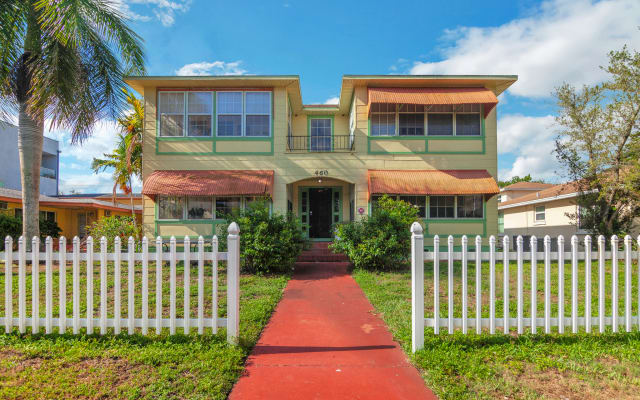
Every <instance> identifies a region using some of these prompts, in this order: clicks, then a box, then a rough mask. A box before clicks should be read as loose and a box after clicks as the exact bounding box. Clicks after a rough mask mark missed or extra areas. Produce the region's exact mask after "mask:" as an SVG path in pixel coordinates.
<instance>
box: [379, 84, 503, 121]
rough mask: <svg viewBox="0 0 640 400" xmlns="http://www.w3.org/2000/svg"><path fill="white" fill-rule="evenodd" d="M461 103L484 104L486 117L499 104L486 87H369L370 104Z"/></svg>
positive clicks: (493, 94)
mask: <svg viewBox="0 0 640 400" xmlns="http://www.w3.org/2000/svg"><path fill="white" fill-rule="evenodd" d="M376 103H378V104H380V103H382V104H417V105H425V106H426V105H435V104H446V105H459V104H482V105H484V115H485V117H486V116H487V115H488V114H489V113H490V112H491V110H493V108H494V107H495V106H496V104H498V98H497V97H496V95H495V93H493V92H492V91H491V90H489V89H486V88H484V87H449V88H446V87H422V88H406V87H400V88H389V87H377V88H372V87H370V88H369V89H368V105H369V106H371V104H376Z"/></svg>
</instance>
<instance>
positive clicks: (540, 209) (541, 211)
mask: <svg viewBox="0 0 640 400" xmlns="http://www.w3.org/2000/svg"><path fill="white" fill-rule="evenodd" d="M545 219H546V216H545V207H544V206H536V208H535V222H544V221H545Z"/></svg>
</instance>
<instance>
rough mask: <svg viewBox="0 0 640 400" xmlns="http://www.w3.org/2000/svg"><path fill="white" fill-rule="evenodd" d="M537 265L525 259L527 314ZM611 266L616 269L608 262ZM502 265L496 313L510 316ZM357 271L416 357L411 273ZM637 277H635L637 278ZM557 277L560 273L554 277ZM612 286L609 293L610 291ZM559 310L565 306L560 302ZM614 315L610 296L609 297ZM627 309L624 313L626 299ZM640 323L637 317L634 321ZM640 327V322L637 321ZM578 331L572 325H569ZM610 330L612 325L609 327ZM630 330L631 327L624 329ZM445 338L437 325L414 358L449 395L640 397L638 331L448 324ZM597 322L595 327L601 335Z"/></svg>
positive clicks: (428, 272)
mask: <svg viewBox="0 0 640 400" xmlns="http://www.w3.org/2000/svg"><path fill="white" fill-rule="evenodd" d="M541 264H542V263H539V269H538V290H539V299H538V307H539V311H538V316H539V317H540V316H542V315H543V310H544V308H543V306H542V304H543V303H542V301H543V295H542V293H543V288H544V286H543V282H544V281H543V279H544V269H543V266H542V265H541ZM440 268H441V277H440V281H441V288H440V296H441V300H440V303H441V316H445V315H446V308H447V300H446V298H447V297H446V296H447V294H446V293H447V292H446V290H447V287H446V284H447V279H446V277H447V275H446V274H447V271H446V269H447V268H446V263H441V265H440ZM515 269H516V268H515V265H514V263H512V265H511V270H510V272H511V282H512V283H511V300H510V310H511V315H512V316H515V310H516V301H515V297H514V296H515V282H516V281H515V277H516V275H515V274H516V271H515ZM570 269H571V268H570V265H567V264H565V271H567V274H566V275H565V301H566V304H565V310H566V313H567V315H569V313H570V310H571V305H570V299H571V296H570V294H571V281H570V279H569V274H568V272H569V271H570ZM592 269H593V271H592V273H593V277H592V282H593V287H592V289H593V293H594V298H593V306H592V309H593V315H594V316H595V315H597V310H598V307H597V297H596V296H595V294H596V293H597V282H598V281H597V265H595V264H594V265H593V267H592ZM529 270H530V266H529V265H528V264H527V263H525V265H524V271H525V282H526V283H525V296H524V299H525V310H526V311H525V316H527V315H528V314H529V309H528V307H529V293H530V292H529V291H528V288H529V282H528V278H529V274H528V271H529ZM552 270H553V271H557V268H556V265H554V264H552ZM620 270H621V276H620V279H619V282H620V289H619V291H620V293H621V296H620V298H621V299H622V294H623V293H624V286H623V282H624V277H623V275H622V273H623V271H622V270H623V268H622V266H621V267H620ZM607 271H610V266H607ZM501 272H502V265H501V263H498V265H497V266H496V280H497V284H496V293H497V295H498V301H497V302H496V312H497V314H498V315H499V316H501V315H502V314H501V313H502V299H501V298H502V285H501V282H502V274H501ZM579 272H580V275H579V276H580V280H579V286H580V290H581V292H582V290H583V289H582V288H583V285H584V279H583V278H584V265H582V264H581V265H579ZM454 273H455V275H454V276H455V279H454V286H455V302H456V308H455V314H456V316H458V317H459V316H460V312H461V310H460V302H461V300H460V299H461V276H460V265H459V263H457V264H456V265H455V272H454ZM353 276H354V278H355V279H356V281H357V282H358V284H359V285H360V287H361V288H362V290H363V291H364V292H365V294H366V295H367V297H368V299H369V301H371V303H372V304H373V306H374V307H375V308H376V310H377V312H379V313H380V314H381V316H382V318H383V319H384V321H385V322H386V323H387V325H388V326H389V328H390V329H391V331H392V333H393V335H394V337H395V339H396V340H397V341H398V342H400V343H401V345H402V347H403V348H404V350H405V352H407V354H409V355H410V354H411V288H410V283H411V273H410V272H409V271H401V272H369V271H364V270H355V271H354V272H353ZM636 276H637V275H635V274H634V281H635V280H636V279H637V278H636ZM552 279H553V281H554V282H557V273H556V274H552ZM474 282H475V269H474V268H473V263H470V264H469V294H470V298H469V316H470V317H473V316H475V305H474V304H475V302H474V299H473V297H474V293H475V288H474V286H473V285H474ZM486 282H488V265H487V264H484V265H483V293H484V297H483V314H484V316H488V284H487V286H486V287H485V284H486ZM637 290H638V289H637V284H635V282H634V285H633V291H632V293H634V296H633V297H634V303H633V310H634V315H636V314H637V309H638V308H637V293H638V291H637ZM610 291H611V284H610V282H608V285H607V292H608V294H609V295H610ZM552 293H553V295H552V298H554V299H557V284H554V285H552ZM580 301H581V303H580V312H581V313H582V310H583V307H584V300H583V294H581V296H580ZM432 307H433V272H432V269H431V266H430V264H427V265H426V268H425V315H426V316H432V315H433V311H432V310H433V309H432ZM552 310H553V312H554V313H556V312H557V311H556V310H557V307H552ZM607 310H608V313H609V315H610V310H611V308H610V298H609V299H608V301H607ZM619 310H620V312H621V314H620V315H622V312H623V310H624V306H623V302H622V300H621V302H620V305H619ZM634 321H635V320H634ZM636 326H637V325H636ZM569 330H570V329H569ZM609 330H610V328H609ZM621 330H624V326H621ZM442 331H443V333H442V334H441V335H439V336H434V335H433V330H432V329H431V328H426V329H425V349H424V350H422V351H419V352H418V353H416V354H415V355H410V358H411V360H412V362H413V363H414V365H416V366H417V367H418V368H419V369H420V371H421V373H422V376H423V378H424V379H425V382H426V384H427V385H428V386H429V387H430V388H431V389H432V390H434V392H435V393H436V394H437V395H438V396H439V397H441V398H445V399H476V398H487V399H495V398H504V399H513V398H518V399H521V398H524V399H534V398H540V397H546V398H556V399H557V398H563V399H564V398H571V399H596V398H598V399H602V398H615V399H623V398H638V393H640V351H638V349H640V332H638V331H637V329H635V330H634V332H633V333H631V334H624V333H622V334H613V333H610V332H608V333H606V334H586V333H579V334H576V335H572V334H568V335H567V334H565V335H558V334H552V335H531V334H526V335H522V336H516V335H502V334H498V335H489V334H486V333H485V334H482V335H476V334H469V335H462V334H461V333H459V332H457V333H456V334H454V335H448V334H446V333H445V332H446V328H445V329H442ZM596 331H597V327H594V332H596Z"/></svg>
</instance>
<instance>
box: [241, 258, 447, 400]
mask: <svg viewBox="0 0 640 400" xmlns="http://www.w3.org/2000/svg"><path fill="white" fill-rule="evenodd" d="M434 398H436V397H435V395H434V394H433V393H432V392H431V391H429V390H428V389H427V388H426V387H425V384H424V381H423V380H422V378H421V377H420V374H419V373H418V371H417V370H416V369H415V368H414V367H413V366H412V365H411V364H409V362H408V361H407V358H406V355H405V354H404V353H403V351H402V349H401V348H400V347H399V345H398V344H397V343H396V342H394V341H393V338H392V336H391V333H390V332H389V330H388V329H387V327H386V326H385V324H384V322H382V320H381V319H380V318H378V317H377V316H376V315H375V314H374V313H373V307H372V306H371V304H370V303H369V301H368V300H367V299H366V297H365V296H364V293H363V292H362V290H361V289H360V287H359V286H358V285H357V284H356V282H355V281H354V280H353V278H352V277H351V276H350V275H349V274H348V273H347V263H344V262H326V263H324V262H315V263H313V262H310V263H306V262H303V263H298V264H297V266H296V272H295V274H294V276H293V279H291V281H289V283H288V285H287V287H286V289H285V292H284V295H283V298H282V300H281V301H280V304H278V307H277V308H276V311H275V313H274V314H273V316H272V317H271V320H270V321H269V324H268V325H267V327H266V328H265V330H264V332H263V333H262V336H261V337H260V340H259V341H258V343H257V345H256V347H255V348H254V349H253V352H252V354H251V355H250V356H249V358H248V359H247V363H246V369H245V371H244V374H243V376H242V377H241V378H240V380H239V381H238V383H236V385H235V387H234V388H233V391H232V392H231V395H230V397H229V399H231V400H240V399H242V400H244V399H261V400H266V399H332V400H335V399H368V400H373V399H387V400H390V399H434Z"/></svg>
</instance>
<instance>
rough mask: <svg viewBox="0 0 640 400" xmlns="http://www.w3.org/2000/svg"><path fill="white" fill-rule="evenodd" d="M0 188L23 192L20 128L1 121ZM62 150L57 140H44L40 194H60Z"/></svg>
mask: <svg viewBox="0 0 640 400" xmlns="http://www.w3.org/2000/svg"><path fill="white" fill-rule="evenodd" d="M0 149H2V157H1V158H0V187H2V188H7V189H14V190H22V183H21V181H20V158H19V157H18V127H17V126H15V125H12V124H10V123H8V122H3V121H0ZM59 166H60V150H59V143H58V141H57V140H54V139H50V138H48V137H45V138H44V143H43V145H42V166H41V168H40V193H41V194H44V195H47V196H55V195H57V194H58V183H59V171H60V168H59Z"/></svg>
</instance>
